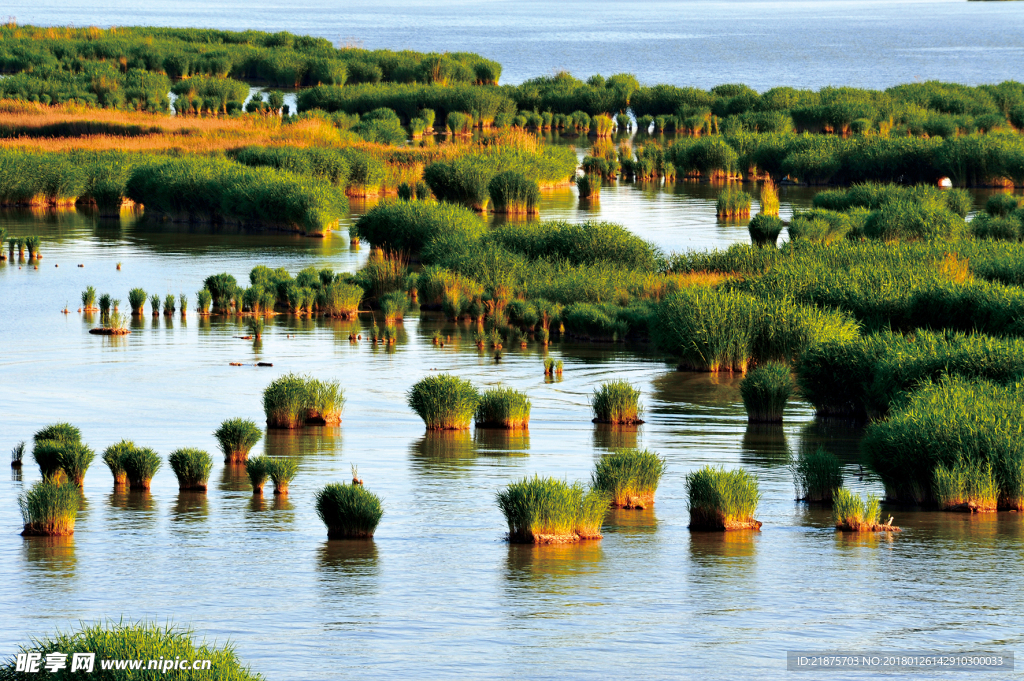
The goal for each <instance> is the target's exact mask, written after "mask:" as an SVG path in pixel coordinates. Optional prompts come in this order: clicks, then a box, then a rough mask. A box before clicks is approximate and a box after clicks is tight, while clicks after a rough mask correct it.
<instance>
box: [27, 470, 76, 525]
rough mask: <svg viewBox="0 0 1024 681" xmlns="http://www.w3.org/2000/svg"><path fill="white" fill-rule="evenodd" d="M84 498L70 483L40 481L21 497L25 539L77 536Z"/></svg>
mask: <svg viewBox="0 0 1024 681" xmlns="http://www.w3.org/2000/svg"><path fill="white" fill-rule="evenodd" d="M81 500H82V494H81V491H80V490H79V489H78V487H77V486H76V485H75V484H74V483H72V482H68V481H58V480H40V481H39V482H37V483H35V484H34V485H32V487H30V488H29V489H28V490H26V491H25V492H22V493H21V495H19V496H18V507H19V508H20V509H21V519H22V521H23V522H24V523H25V529H24V531H23V532H22V534H23V535H25V536H44V537H60V536H67V535H72V534H74V533H75V517H76V516H77V514H78V506H79V504H80V503H81Z"/></svg>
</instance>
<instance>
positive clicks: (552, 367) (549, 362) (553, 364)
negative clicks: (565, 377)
mask: <svg viewBox="0 0 1024 681" xmlns="http://www.w3.org/2000/svg"><path fill="white" fill-rule="evenodd" d="M562 371H563V369H562V360H560V359H552V358H550V357H547V358H545V359H544V375H545V376H561V375H562Z"/></svg>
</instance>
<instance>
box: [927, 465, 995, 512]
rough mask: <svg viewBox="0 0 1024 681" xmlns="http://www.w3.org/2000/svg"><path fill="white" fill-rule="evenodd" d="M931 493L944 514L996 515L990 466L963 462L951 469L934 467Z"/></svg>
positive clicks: (993, 480)
mask: <svg viewBox="0 0 1024 681" xmlns="http://www.w3.org/2000/svg"><path fill="white" fill-rule="evenodd" d="M932 493H933V494H934V496H935V500H936V501H937V502H938V504H939V508H941V509H942V510H943V511H965V512H970V513H983V512H989V511H995V510H996V508H997V504H998V502H999V484H998V482H997V480H996V475H995V473H994V472H993V469H992V464H991V463H988V462H981V461H971V460H967V459H963V458H959V459H957V460H956V461H955V462H954V463H953V464H952V465H951V466H946V465H944V464H942V463H940V464H938V465H936V466H935V470H934V472H933V474H932Z"/></svg>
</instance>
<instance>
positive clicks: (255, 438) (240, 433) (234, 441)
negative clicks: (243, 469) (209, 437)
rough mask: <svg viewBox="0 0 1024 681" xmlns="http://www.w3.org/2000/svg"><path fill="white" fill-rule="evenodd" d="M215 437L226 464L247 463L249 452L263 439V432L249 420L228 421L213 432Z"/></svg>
mask: <svg viewBox="0 0 1024 681" xmlns="http://www.w3.org/2000/svg"><path fill="white" fill-rule="evenodd" d="M213 436H214V437H215V438H217V442H218V443H220V450H221V451H222V452H224V463H245V461H246V459H248V458H249V451H250V450H251V449H252V448H253V447H255V446H256V443H257V442H259V441H260V440H261V439H262V438H263V430H262V429H261V428H260V427H259V426H258V425H256V422H255V421H250V420H249V419H241V418H238V419H228V420H226V421H224V422H223V423H221V424H220V427H219V428H217V430H215V431H213Z"/></svg>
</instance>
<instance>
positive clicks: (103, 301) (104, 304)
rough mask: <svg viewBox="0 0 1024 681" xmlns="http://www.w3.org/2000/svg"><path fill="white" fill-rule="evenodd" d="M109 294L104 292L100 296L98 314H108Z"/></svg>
mask: <svg viewBox="0 0 1024 681" xmlns="http://www.w3.org/2000/svg"><path fill="white" fill-rule="evenodd" d="M110 301H111V299H110V294H109V293H104V294H103V295H101V296H100V316H101V317H106V316H107V315H108V314H110Z"/></svg>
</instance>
